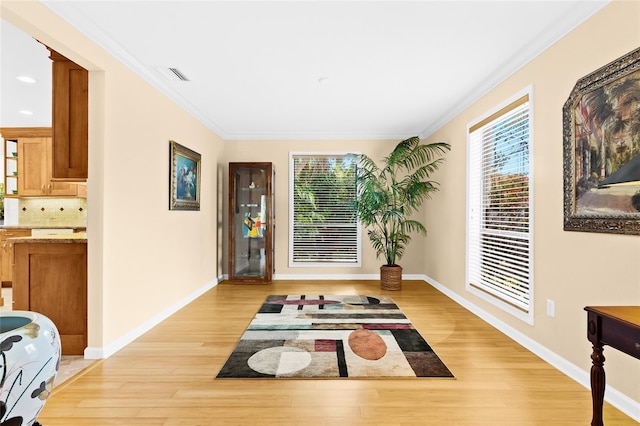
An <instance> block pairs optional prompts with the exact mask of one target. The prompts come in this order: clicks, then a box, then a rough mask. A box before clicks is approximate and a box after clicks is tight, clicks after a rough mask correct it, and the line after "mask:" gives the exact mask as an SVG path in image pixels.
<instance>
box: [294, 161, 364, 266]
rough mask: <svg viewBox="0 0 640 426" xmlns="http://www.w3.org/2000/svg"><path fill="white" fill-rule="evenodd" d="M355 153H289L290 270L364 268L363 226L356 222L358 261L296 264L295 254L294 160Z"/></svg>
mask: <svg viewBox="0 0 640 426" xmlns="http://www.w3.org/2000/svg"><path fill="white" fill-rule="evenodd" d="M349 154H353V152H348V151H290V152H289V182H288V183H289V196H288V202H289V225H288V233H289V244H288V246H289V247H288V264H289V267H290V268H317V267H319V268H360V267H361V266H362V226H361V225H360V223H359V222H356V261H355V262H296V261H294V259H293V254H294V217H295V212H294V199H293V197H294V179H295V176H294V159H295V157H299V156H308V157H313V156H318V157H345V156H347V155H349Z"/></svg>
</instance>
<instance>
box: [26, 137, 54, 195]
mask: <svg viewBox="0 0 640 426" xmlns="http://www.w3.org/2000/svg"><path fill="white" fill-rule="evenodd" d="M47 139H48V138H20V139H18V195H20V196H21V197H29V196H42V195H46V194H47V184H48V182H49V176H48V170H49V166H48V164H47Z"/></svg>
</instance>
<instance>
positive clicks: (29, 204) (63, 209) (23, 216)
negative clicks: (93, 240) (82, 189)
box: [18, 198, 87, 227]
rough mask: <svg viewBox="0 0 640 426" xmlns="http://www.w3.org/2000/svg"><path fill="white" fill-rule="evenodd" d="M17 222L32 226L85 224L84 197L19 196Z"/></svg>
mask: <svg viewBox="0 0 640 426" xmlns="http://www.w3.org/2000/svg"><path fill="white" fill-rule="evenodd" d="M18 224H19V225H34V226H64V227H67V226H68V227H85V226H87V199H86V198H20V199H19V201H18Z"/></svg>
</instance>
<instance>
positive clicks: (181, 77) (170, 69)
mask: <svg viewBox="0 0 640 426" xmlns="http://www.w3.org/2000/svg"><path fill="white" fill-rule="evenodd" d="M169 71H171V72H172V73H174V74H175V75H176V77H178V80H181V81H189V79H188V78H187V76H186V75H184V74H182V72H180V70H179V69H178V68H169Z"/></svg>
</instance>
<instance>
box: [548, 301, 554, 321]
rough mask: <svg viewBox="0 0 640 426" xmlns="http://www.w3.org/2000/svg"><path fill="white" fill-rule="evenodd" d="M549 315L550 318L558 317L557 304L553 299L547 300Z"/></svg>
mask: <svg viewBox="0 0 640 426" xmlns="http://www.w3.org/2000/svg"><path fill="white" fill-rule="evenodd" d="M547 315H548V316H550V317H555V316H556V303H555V302H554V301H553V300H551V299H547Z"/></svg>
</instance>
